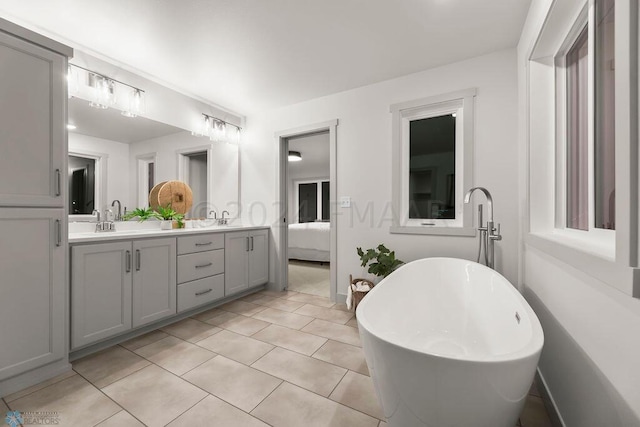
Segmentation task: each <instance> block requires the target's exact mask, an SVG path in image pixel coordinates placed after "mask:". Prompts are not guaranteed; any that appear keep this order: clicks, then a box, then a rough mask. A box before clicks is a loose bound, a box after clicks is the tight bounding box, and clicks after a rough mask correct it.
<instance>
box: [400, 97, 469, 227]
mask: <svg viewBox="0 0 640 427" xmlns="http://www.w3.org/2000/svg"><path fill="white" fill-rule="evenodd" d="M476 93H477V91H476V89H475V88H472V89H466V90H461V91H457V92H452V93H446V94H441V95H436V96H431V97H427V98H421V99H416V100H413V101H408V102H403V103H399V104H393V105H391V107H390V111H391V113H392V143H393V152H392V168H391V169H392V186H393V192H392V205H393V219H392V225H391V227H390V230H389V231H390V232H391V233H398V234H435V235H453V236H475V234H476V229H475V228H473V215H472V214H473V210H472V206H471V204H464V203H463V198H464V191H465V189H469V188H471V187H473V145H474V121H475V97H476ZM452 113H455V114H456V155H455V167H456V169H455V170H456V173H455V176H456V177H455V211H456V218H455V219H453V220H452V219H426V218H424V219H415V218H414V219H411V218H409V173H410V169H409V161H410V158H409V146H410V144H409V142H410V140H409V138H410V135H409V124H410V122H411V121H414V120H421V119H425V118H430V117H439V116H443V115H447V114H452ZM426 223H428V224H434V225H426Z"/></svg>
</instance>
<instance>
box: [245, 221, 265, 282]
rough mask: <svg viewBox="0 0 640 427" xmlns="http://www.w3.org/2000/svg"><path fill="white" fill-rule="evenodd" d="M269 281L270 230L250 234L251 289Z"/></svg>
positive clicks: (255, 231) (254, 231)
mask: <svg viewBox="0 0 640 427" xmlns="http://www.w3.org/2000/svg"><path fill="white" fill-rule="evenodd" d="M268 281H269V230H253V231H250V232H249V287H252V286H258V285H264V284H265V283H267V282H268Z"/></svg>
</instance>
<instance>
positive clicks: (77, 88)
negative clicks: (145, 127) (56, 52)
mask: <svg viewBox="0 0 640 427" xmlns="http://www.w3.org/2000/svg"><path fill="white" fill-rule="evenodd" d="M67 83H68V92H69V97H71V96H76V97H78V98H81V99H85V100H87V101H89V105H90V106H92V107H94V108H100V109H106V108H109V107H115V108H117V109H119V110H122V115H123V116H126V117H137V116H138V115H141V114H144V112H145V92H144V90H142V89H139V88H137V87H135V86H131V85H130V84H127V83H123V82H121V81H118V80H116V79H112V78H110V77H108V76H105V75H104V74H100V73H98V72H96V71H92V70H89V69H87V68H84V67H81V66H79V65H75V64H69V68H68V72H67Z"/></svg>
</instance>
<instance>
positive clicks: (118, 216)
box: [111, 199, 122, 221]
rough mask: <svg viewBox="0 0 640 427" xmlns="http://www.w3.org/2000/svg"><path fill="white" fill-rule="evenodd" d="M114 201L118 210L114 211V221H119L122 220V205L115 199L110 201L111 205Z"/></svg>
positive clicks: (113, 204)
mask: <svg viewBox="0 0 640 427" xmlns="http://www.w3.org/2000/svg"><path fill="white" fill-rule="evenodd" d="M116 203H117V204H118V212H117V213H116V218H115V220H116V221H120V220H122V205H121V204H120V200H118V199H116V200H114V201H113V202H111V207H113V206H115V205H116Z"/></svg>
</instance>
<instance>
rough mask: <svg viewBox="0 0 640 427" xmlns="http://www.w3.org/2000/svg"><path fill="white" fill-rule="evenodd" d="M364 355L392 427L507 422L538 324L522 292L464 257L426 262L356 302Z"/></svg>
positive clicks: (537, 345) (482, 426) (529, 369)
mask: <svg viewBox="0 0 640 427" xmlns="http://www.w3.org/2000/svg"><path fill="white" fill-rule="evenodd" d="M357 318H358V326H359V329H360V337H361V338H362V345H363V348H364V353H365V357H366V360H367V364H368V365H369V370H370V372H371V377H372V379H373V382H374V385H375V389H376V393H377V394H378V399H379V400H380V403H381V405H382V408H383V411H384V415H385V417H386V418H387V421H388V423H389V425H390V426H392V427H413V426H428V427H514V426H515V425H516V424H517V421H518V416H519V415H520V412H521V411H522V407H523V405H524V403H525V400H526V397H527V394H528V391H529V387H530V386H531V382H532V380H533V376H534V374H535V369H536V366H537V365H538V359H539V358H540V352H541V350H542V344H543V341H544V337H543V333H542V328H541V326H540V322H539V321H538V318H537V317H536V315H535V313H534V312H533V310H532V309H531V307H529V304H527V302H526V301H525V300H524V298H523V297H522V296H521V295H520V293H519V292H518V291H517V290H516V289H515V288H514V287H513V286H512V285H511V283H509V281H508V280H507V279H505V278H504V277H503V276H502V275H500V274H499V273H498V272H496V271H494V270H491V269H489V268H487V267H485V266H483V265H480V264H477V263H475V262H472V261H467V260H462V259H455V258H427V259H422V260H418V261H414V262H411V263H408V264H406V265H404V266H402V267H401V268H399V269H398V270H397V271H395V272H394V273H393V274H391V275H390V276H388V277H387V278H386V279H384V280H382V281H381V282H380V283H379V284H378V285H377V286H376V287H375V288H373V289H372V290H371V291H370V292H369V294H368V295H367V296H366V298H364V299H363V300H362V302H361V303H360V304H359V305H358V309H357Z"/></svg>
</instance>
